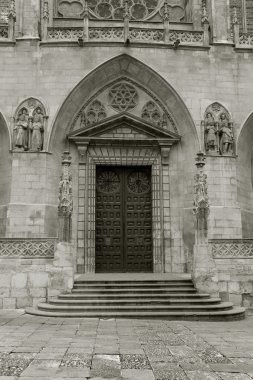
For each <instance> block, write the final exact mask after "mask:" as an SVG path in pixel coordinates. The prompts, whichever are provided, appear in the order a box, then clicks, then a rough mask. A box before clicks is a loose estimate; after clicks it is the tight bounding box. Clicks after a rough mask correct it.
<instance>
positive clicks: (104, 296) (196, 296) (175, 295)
mask: <svg viewBox="0 0 253 380" xmlns="http://www.w3.org/2000/svg"><path fill="white" fill-rule="evenodd" d="M151 296H152V294H150V293H148V294H147V293H142V294H138V293H137V294H134V295H133V293H131V294H97V295H96V297H95V298H94V294H87V293H82V292H75V293H67V294H60V295H59V296H58V298H59V299H84V300H85V299H89V300H90V299H98V300H100V299H101V300H103V299H104V300H108V299H109V300H110V299H112V300H113V299H117V300H124V299H131V298H133V297H134V298H139V299H144V298H150V297H151ZM154 297H155V298H159V299H164V300H167V299H200V298H207V299H208V298H210V295H209V294H201V293H163V294H154Z"/></svg>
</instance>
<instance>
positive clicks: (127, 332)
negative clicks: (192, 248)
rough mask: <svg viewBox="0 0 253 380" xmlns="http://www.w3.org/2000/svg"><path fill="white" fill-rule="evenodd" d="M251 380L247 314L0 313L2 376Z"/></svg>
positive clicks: (8, 379) (7, 379)
mask: <svg viewBox="0 0 253 380" xmlns="http://www.w3.org/2000/svg"><path fill="white" fill-rule="evenodd" d="M18 379H21V380H28V379H29V380H34V379H36V380H53V379H58V380H60V379H62V380H63V379H65V380H66V379H71V380H77V379H79V380H80V379H85V380H86V379H87V380H103V379H107V380H108V379H110V380H113V379H114V380H119V379H120V380H124V379H126V380H253V318H252V317H248V318H247V319H246V320H244V321H238V322H197V321H196V322H188V321H185V322H184V321H180V322H177V321H158V320H137V319H136V320H134V319H133V320H131V319H125V320H122V319H107V320H106V319H99V318H94V319H90V318H89V319H82V318H73V319H64V318H59V319H58V318H41V317H36V316H30V315H29V316H28V315H26V314H24V313H23V312H22V311H20V310H18V311H15V310H10V311H6V310H5V311H0V380H18Z"/></svg>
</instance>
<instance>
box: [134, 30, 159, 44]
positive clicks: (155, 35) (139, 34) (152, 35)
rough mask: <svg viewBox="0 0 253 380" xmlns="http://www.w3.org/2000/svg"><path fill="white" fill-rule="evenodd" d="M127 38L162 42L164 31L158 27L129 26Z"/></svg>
mask: <svg viewBox="0 0 253 380" xmlns="http://www.w3.org/2000/svg"><path fill="white" fill-rule="evenodd" d="M129 38H130V40H131V41H143V42H163V40H164V31H163V30H159V29H137V28H131V29H130V35H129Z"/></svg>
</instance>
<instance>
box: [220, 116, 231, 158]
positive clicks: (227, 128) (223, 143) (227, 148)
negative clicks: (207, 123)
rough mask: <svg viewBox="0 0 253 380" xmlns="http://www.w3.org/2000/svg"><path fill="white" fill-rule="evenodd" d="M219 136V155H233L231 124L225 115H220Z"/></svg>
mask: <svg viewBox="0 0 253 380" xmlns="http://www.w3.org/2000/svg"><path fill="white" fill-rule="evenodd" d="M219 135H220V154H223V155H226V154H228V155H231V154H233V153H234V149H233V148H234V134H233V130H232V123H231V122H229V120H228V117H227V115H226V114H225V113H222V114H221V115H220V122H219Z"/></svg>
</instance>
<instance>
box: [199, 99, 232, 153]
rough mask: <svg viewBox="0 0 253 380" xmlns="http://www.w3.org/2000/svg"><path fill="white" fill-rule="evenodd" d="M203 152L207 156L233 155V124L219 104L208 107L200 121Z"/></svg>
mask: <svg viewBox="0 0 253 380" xmlns="http://www.w3.org/2000/svg"><path fill="white" fill-rule="evenodd" d="M202 125H203V126H204V142H205V150H206V153H207V154H208V155H221V156H224V155H228V156H229V155H233V154H234V148H235V147H234V132H233V123H232V121H231V118H230V115H229V113H228V111H227V110H226V109H225V108H224V107H223V106H222V105H221V104H219V103H213V104H212V105H210V106H209V107H208V108H207V110H206V112H205V118H204V120H203V121H202Z"/></svg>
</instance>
